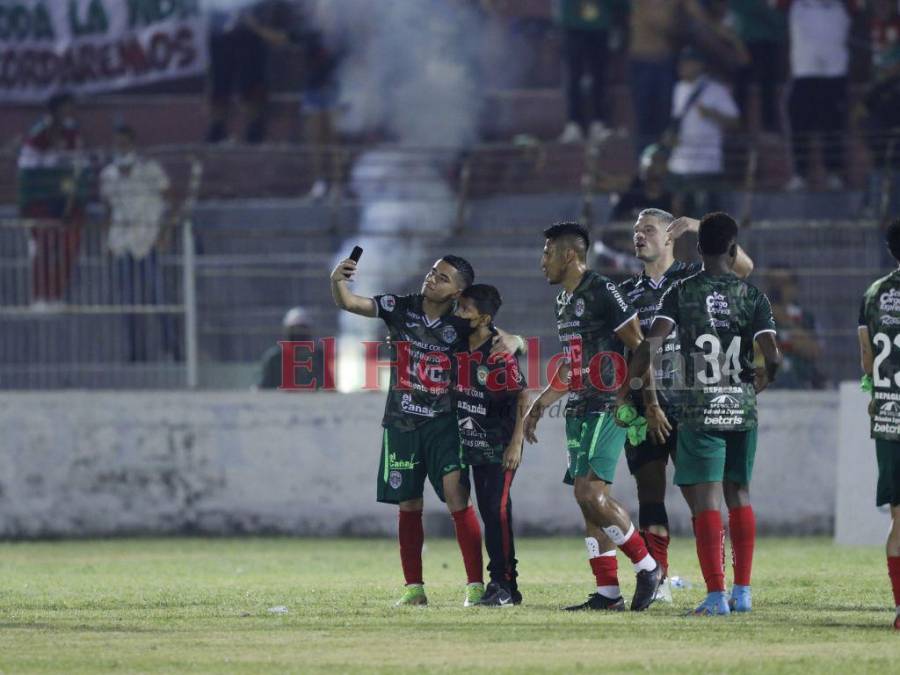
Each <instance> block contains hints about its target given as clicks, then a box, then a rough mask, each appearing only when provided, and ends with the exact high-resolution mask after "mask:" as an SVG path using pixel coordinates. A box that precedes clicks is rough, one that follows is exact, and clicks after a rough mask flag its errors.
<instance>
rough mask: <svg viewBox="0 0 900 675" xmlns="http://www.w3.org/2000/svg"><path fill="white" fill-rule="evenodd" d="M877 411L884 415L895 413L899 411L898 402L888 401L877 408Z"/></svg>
mask: <svg viewBox="0 0 900 675" xmlns="http://www.w3.org/2000/svg"><path fill="white" fill-rule="evenodd" d="M878 412H879V413H882V414H885V415H896V414H897V413H900V403H897V402H896V401H888V402H887V403H885V404H884V405H883V406H881V407H880V408H879V409H878Z"/></svg>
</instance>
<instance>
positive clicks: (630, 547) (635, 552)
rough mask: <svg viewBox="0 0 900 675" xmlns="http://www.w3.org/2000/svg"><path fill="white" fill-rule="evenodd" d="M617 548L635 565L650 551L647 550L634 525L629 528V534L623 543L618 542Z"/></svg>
mask: <svg viewBox="0 0 900 675" xmlns="http://www.w3.org/2000/svg"><path fill="white" fill-rule="evenodd" d="M619 548H620V549H622V553H624V554H625V555H627V556H628V559H629V560H630V561H631V562H633V563H634V564H635V565H636V564H637V563H639V562H641V561H642V560H643V559H644V558H646V557H647V556H648V555H650V552H649V551H648V550H647V545H646V544H645V543H644V539H643V538H642V537H641V535H640V534H638V531H637V530H635V529H634V527H632V528H631V536H630V537H628V539H626V540H625V543H623V544H620V545H619Z"/></svg>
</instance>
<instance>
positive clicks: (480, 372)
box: [475, 366, 488, 386]
mask: <svg viewBox="0 0 900 675" xmlns="http://www.w3.org/2000/svg"><path fill="white" fill-rule="evenodd" d="M475 379H476V380H478V384H480V385H482V386H484V384H485V383H486V382H487V379H488V369H487V366H478V369H477V370H476V371H475Z"/></svg>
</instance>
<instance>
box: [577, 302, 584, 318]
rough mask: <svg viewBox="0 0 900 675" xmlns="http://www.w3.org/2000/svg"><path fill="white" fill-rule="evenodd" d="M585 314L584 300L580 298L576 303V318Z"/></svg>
mask: <svg viewBox="0 0 900 675" xmlns="http://www.w3.org/2000/svg"><path fill="white" fill-rule="evenodd" d="M582 314H584V298H578V299H577V300H576V301H575V316H581V315H582Z"/></svg>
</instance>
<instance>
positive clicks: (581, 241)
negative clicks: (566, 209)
mask: <svg viewBox="0 0 900 675" xmlns="http://www.w3.org/2000/svg"><path fill="white" fill-rule="evenodd" d="M544 236H545V237H546V238H547V239H549V240H550V241H556V240H558V239H564V240H566V243H568V244H570V245H571V246H572V248H574V249H575V252H576V253H578V257H579V258H581V259H582V260H584V258H585V257H586V256H587V252H588V249H589V248H590V246H591V237H590V235H589V234H588V231H587V228H585V226H584V225H582V224H581V223H575V222H571V221H567V222H562V223H555V224H553V225H551V226H550V227H548V228H547V229H546V230H544Z"/></svg>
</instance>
